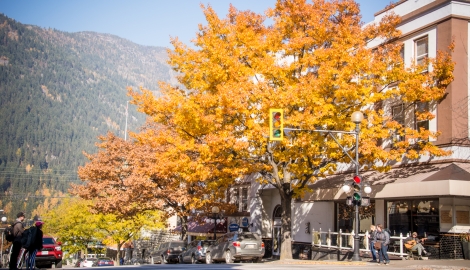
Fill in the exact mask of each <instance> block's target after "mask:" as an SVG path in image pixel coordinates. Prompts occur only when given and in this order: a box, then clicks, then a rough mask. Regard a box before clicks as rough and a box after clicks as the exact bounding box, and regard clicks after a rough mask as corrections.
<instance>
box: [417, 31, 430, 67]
mask: <svg viewBox="0 0 470 270" xmlns="http://www.w3.org/2000/svg"><path fill="white" fill-rule="evenodd" d="M415 43H416V64H418V65H422V64H424V60H425V59H426V58H427V57H428V37H424V38H420V39H418V40H416V42H415Z"/></svg>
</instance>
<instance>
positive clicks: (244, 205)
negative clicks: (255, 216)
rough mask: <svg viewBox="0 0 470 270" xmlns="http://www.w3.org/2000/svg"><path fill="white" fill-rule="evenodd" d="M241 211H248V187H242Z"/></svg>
mask: <svg viewBox="0 0 470 270" xmlns="http://www.w3.org/2000/svg"><path fill="white" fill-rule="evenodd" d="M241 211H242V212H244V211H248V188H246V187H244V188H242V205H241Z"/></svg>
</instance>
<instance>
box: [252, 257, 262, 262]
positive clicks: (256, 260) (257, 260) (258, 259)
mask: <svg viewBox="0 0 470 270" xmlns="http://www.w3.org/2000/svg"><path fill="white" fill-rule="evenodd" d="M260 262H261V257H258V258H255V259H253V263H260Z"/></svg>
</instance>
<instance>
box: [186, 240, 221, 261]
mask: <svg viewBox="0 0 470 270" xmlns="http://www.w3.org/2000/svg"><path fill="white" fill-rule="evenodd" d="M214 242H215V241H214V240H194V241H192V242H191V243H189V244H188V246H187V247H184V248H183V252H182V253H181V255H180V259H179V261H180V263H192V264H195V263H197V262H202V263H205V262H206V250H207V248H208V247H209V246H210V245H212V244H213V243H214Z"/></svg>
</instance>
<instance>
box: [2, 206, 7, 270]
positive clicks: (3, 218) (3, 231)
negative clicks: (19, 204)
mask: <svg viewBox="0 0 470 270" xmlns="http://www.w3.org/2000/svg"><path fill="white" fill-rule="evenodd" d="M0 212H1V215H2V225H3V224H5V223H7V217H6V216H5V214H4V212H3V210H0ZM4 234H5V228H4V227H3V226H2V247H1V248H0V257H1V258H2V268H4V261H3V238H4Z"/></svg>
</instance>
